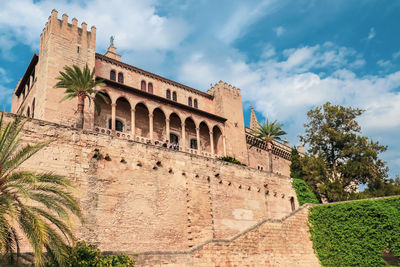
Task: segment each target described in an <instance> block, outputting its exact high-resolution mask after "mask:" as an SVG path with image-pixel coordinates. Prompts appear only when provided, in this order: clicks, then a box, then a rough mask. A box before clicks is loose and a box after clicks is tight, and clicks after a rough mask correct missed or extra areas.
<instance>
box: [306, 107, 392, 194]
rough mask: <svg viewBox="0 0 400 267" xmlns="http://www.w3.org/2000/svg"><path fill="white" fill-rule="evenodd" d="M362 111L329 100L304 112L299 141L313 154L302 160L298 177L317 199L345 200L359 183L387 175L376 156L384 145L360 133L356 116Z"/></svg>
mask: <svg viewBox="0 0 400 267" xmlns="http://www.w3.org/2000/svg"><path fill="white" fill-rule="evenodd" d="M362 113H363V110H361V109H358V108H351V107H343V106H339V105H331V104H330V103H329V102H327V103H325V104H324V105H323V106H321V107H316V108H315V109H312V110H310V111H309V112H308V113H307V116H308V119H309V122H308V123H307V124H305V125H304V126H305V135H303V136H300V140H301V141H302V142H303V143H304V144H307V145H308V147H309V149H308V152H309V153H310V155H312V156H305V157H304V158H302V159H301V161H302V166H303V167H302V174H301V175H302V176H301V177H302V178H303V179H304V180H305V181H307V183H308V184H309V186H310V187H311V188H312V190H313V191H314V192H315V193H316V194H317V195H318V196H319V197H320V198H326V199H327V200H328V201H338V200H345V199H348V198H349V197H350V195H351V193H352V192H355V191H356V189H357V188H358V184H360V183H361V184H366V183H368V184H369V185H370V186H373V185H374V183H376V182H377V181H383V179H385V178H386V177H387V171H388V168H387V166H386V164H385V162H383V161H382V160H381V159H380V158H379V153H381V152H384V151H386V149H387V147H386V146H382V145H380V144H379V143H378V142H374V141H372V140H370V139H369V138H367V137H365V136H361V135H360V132H361V128H360V126H359V125H358V123H357V121H356V118H357V117H358V116H360V115H361V114H362Z"/></svg>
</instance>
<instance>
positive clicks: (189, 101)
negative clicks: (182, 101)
mask: <svg viewBox="0 0 400 267" xmlns="http://www.w3.org/2000/svg"><path fill="white" fill-rule="evenodd" d="M188 105H189V106H192V98H191V97H189V99H188Z"/></svg>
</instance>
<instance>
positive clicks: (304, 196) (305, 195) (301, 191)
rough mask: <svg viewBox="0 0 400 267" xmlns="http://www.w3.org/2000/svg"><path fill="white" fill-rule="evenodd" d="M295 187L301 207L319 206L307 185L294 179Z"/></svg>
mask: <svg viewBox="0 0 400 267" xmlns="http://www.w3.org/2000/svg"><path fill="white" fill-rule="evenodd" d="M293 187H294V189H295V191H296V195H297V199H298V200H299V204H300V206H301V205H303V204H306V203H312V204H318V203H319V201H318V199H317V197H316V196H315V194H314V193H313V192H312V191H311V190H310V188H309V187H308V185H307V183H306V182H305V181H303V180H301V179H298V178H293Z"/></svg>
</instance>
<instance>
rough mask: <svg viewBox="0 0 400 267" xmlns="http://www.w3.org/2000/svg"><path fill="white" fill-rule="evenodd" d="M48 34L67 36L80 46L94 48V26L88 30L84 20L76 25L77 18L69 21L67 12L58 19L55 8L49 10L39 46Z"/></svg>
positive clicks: (46, 38)
mask: <svg viewBox="0 0 400 267" xmlns="http://www.w3.org/2000/svg"><path fill="white" fill-rule="evenodd" d="M50 34H54V35H60V36H68V37H69V38H68V39H70V40H72V41H74V42H77V43H78V44H80V45H82V46H85V47H87V48H90V49H93V50H95V49H96V27H95V26H92V27H91V28H90V31H88V29H87V24H86V22H82V23H81V25H80V27H78V20H77V19H76V18H73V19H72V20H71V23H69V22H68V15H67V14H63V15H62V17H61V19H59V18H58V11H57V10H55V9H53V11H52V12H51V15H50V17H49V19H48V21H47V22H46V25H45V27H44V29H43V31H42V34H41V35H40V48H42V46H43V45H44V44H46V42H47V40H48V38H49V35H50ZM77 52H79V51H77Z"/></svg>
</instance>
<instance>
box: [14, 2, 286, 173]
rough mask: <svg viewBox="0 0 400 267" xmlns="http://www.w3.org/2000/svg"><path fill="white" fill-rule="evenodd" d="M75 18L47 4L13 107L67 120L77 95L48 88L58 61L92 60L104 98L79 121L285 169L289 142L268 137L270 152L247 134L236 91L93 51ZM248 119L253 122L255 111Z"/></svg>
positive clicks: (90, 36) (91, 36)
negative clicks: (199, 85) (203, 87)
mask: <svg viewBox="0 0 400 267" xmlns="http://www.w3.org/2000/svg"><path fill="white" fill-rule="evenodd" d="M77 23H78V22H77V20H76V19H72V23H71V24H70V23H69V22H68V16H67V15H66V14H64V15H63V16H62V20H59V19H58V17H57V11H56V10H53V12H52V13H51V16H50V18H49V20H48V22H47V23H46V27H45V28H44V30H43V33H42V34H41V37H40V49H39V54H35V55H34V56H33V58H32V60H31V62H30V64H29V66H28V68H27V70H26V72H25V74H24V76H23V77H22V79H21V80H20V82H19V83H18V85H17V87H16V89H15V92H14V94H13V99H12V112H13V113H17V112H18V111H19V110H20V109H21V108H22V107H24V108H25V112H26V115H28V116H30V117H32V118H36V119H40V120H45V121H49V122H55V123H60V124H63V125H69V126H74V123H75V118H76V114H75V111H76V104H77V102H76V101H77V100H76V99H74V100H70V101H66V102H61V103H60V100H61V99H62V97H63V95H64V92H63V90H62V89H55V88H54V87H55V84H56V82H57V80H56V77H58V76H59V72H60V71H63V68H64V66H72V65H73V64H76V65H79V66H84V65H85V64H87V65H88V66H89V67H90V68H93V67H95V69H96V79H102V80H104V82H105V84H106V86H104V87H103V88H102V89H104V90H105V91H106V92H107V95H108V98H109V103H106V102H105V101H103V100H102V99H99V102H101V110H102V112H101V114H100V115H97V113H96V112H94V105H92V106H91V107H89V105H86V109H85V124H84V125H85V128H86V129H88V130H94V131H97V132H100V133H105V134H109V135H113V136H116V137H119V138H127V139H131V140H136V141H139V142H146V143H151V144H155V145H162V144H164V143H166V142H168V144H169V145H170V144H172V143H176V144H177V145H179V150H181V151H184V152H188V153H193V154H197V155H203V156H206V157H217V156H218V157H220V156H232V157H235V158H237V159H238V160H239V161H241V162H242V163H244V164H246V165H248V166H250V167H253V168H258V169H261V170H266V171H270V170H269V169H270V166H269V164H267V162H269V157H270V156H272V157H273V161H274V164H273V166H274V170H273V172H277V173H282V174H284V175H286V176H288V175H289V164H290V162H289V160H290V147H289V146H288V145H286V144H280V143H277V142H275V143H274V144H273V146H272V148H271V149H272V153H269V152H270V151H268V148H267V147H266V146H265V144H263V142H261V140H256V139H254V137H253V136H252V133H251V130H250V129H249V128H246V127H245V125H244V120H243V108H242V99H241V90H240V89H239V88H236V87H234V86H232V85H230V84H227V83H224V82H222V81H220V82H219V83H217V84H215V85H214V86H212V87H211V88H210V89H209V90H208V91H207V92H203V91H199V90H197V89H194V88H191V87H189V86H186V85H183V84H181V83H178V82H175V81H172V80H169V79H166V78H164V77H161V76H159V75H157V74H154V73H151V72H148V71H145V70H142V69H139V68H137V67H134V66H131V65H128V64H126V63H124V62H122V61H121V56H120V55H118V54H117V51H116V48H115V47H114V45H110V47H109V48H108V51H107V52H106V53H105V55H101V54H99V53H96V28H95V27H94V26H93V27H91V29H90V31H88V29H87V25H86V23H82V24H81V27H78V25H77ZM250 126H251V127H252V128H253V129H254V128H256V127H257V126H258V124H257V119H256V117H255V113H254V111H252V117H251V122H250Z"/></svg>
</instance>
